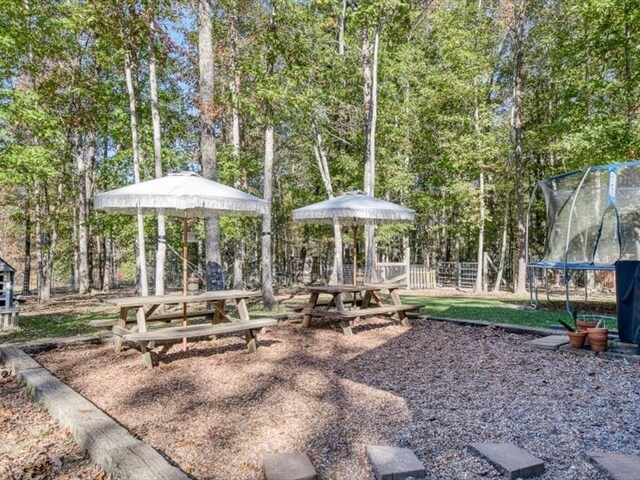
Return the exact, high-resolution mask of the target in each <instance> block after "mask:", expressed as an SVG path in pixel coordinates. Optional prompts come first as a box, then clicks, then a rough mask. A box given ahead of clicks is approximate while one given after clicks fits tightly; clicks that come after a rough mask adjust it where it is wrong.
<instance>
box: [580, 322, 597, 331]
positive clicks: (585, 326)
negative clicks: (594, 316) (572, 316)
mask: <svg viewBox="0 0 640 480" xmlns="http://www.w3.org/2000/svg"><path fill="white" fill-rule="evenodd" d="M597 325H598V322H587V321H585V320H576V326H577V327H578V330H580V331H585V332H586V331H587V329H588V328H596V326H597Z"/></svg>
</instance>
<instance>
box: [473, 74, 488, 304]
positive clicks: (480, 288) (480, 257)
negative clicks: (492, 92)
mask: <svg viewBox="0 0 640 480" xmlns="http://www.w3.org/2000/svg"><path fill="white" fill-rule="evenodd" d="M473 98H474V103H475V105H474V114H473V121H474V125H475V131H476V151H477V152H478V154H480V106H479V105H478V80H477V79H476V80H475V81H474V96H473ZM479 167H480V182H479V183H480V184H479V186H478V201H479V210H480V211H479V218H478V254H477V262H478V270H477V272H476V284H475V288H474V291H475V292H476V293H479V292H484V291H486V289H487V286H486V285H484V284H483V281H482V279H483V278H484V277H485V271H484V230H485V211H484V210H485V199H484V165H483V162H482V159H480V165H479Z"/></svg>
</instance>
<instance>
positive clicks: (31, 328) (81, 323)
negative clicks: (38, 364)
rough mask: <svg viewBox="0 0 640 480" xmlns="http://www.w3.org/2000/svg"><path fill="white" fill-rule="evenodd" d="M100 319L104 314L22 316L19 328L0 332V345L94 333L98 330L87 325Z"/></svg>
mask: <svg viewBox="0 0 640 480" xmlns="http://www.w3.org/2000/svg"><path fill="white" fill-rule="evenodd" d="M101 318H105V314H104V313H85V314H74V313H68V314H46V315H32V314H24V315H20V317H19V320H18V322H19V325H20V327H19V328H17V329H15V330H7V331H0V343H2V342H7V343H17V342H26V341H29V340H36V339H44V338H55V337H71V336H74V335H86V334H91V333H96V332H97V331H98V330H97V329H95V328H94V327H92V326H91V325H89V321H90V320H98V319H101Z"/></svg>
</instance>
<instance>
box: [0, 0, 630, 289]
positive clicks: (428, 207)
mask: <svg viewBox="0 0 640 480" xmlns="http://www.w3.org/2000/svg"><path fill="white" fill-rule="evenodd" d="M0 81H1V84H0V204H1V205H2V208H1V210H2V215H1V218H2V219H3V237H2V238H3V245H0V255H2V256H5V257H7V256H8V257H9V259H13V261H14V262H18V264H17V265H14V266H15V267H17V268H18V269H19V270H20V271H21V272H22V273H23V274H24V278H25V285H24V286H25V290H28V289H36V290H37V292H38V298H39V299H40V300H41V301H48V300H49V298H50V294H51V291H50V290H51V285H52V282H53V281H54V279H55V278H65V279H68V284H70V285H72V287H73V288H74V289H75V290H76V291H78V292H80V293H86V292H88V291H89V290H90V289H91V288H95V289H107V288H108V287H109V286H110V285H111V284H112V283H113V282H114V280H115V279H114V278H113V275H114V272H116V271H118V272H120V273H121V274H123V275H125V276H126V278H128V279H130V280H133V279H134V278H137V281H138V285H139V288H140V291H141V293H146V292H147V291H148V292H151V293H152V292H159V293H162V292H163V289H164V284H163V282H162V279H163V278H164V275H165V263H167V264H168V262H169V261H173V260H170V259H171V258H172V255H171V247H174V248H179V246H180V245H181V241H182V240H181V228H182V224H181V222H180V221H179V220H177V219H171V218H162V217H160V218H158V217H144V218H142V217H140V218H139V219H138V221H134V218H133V217H126V216H115V215H107V214H104V213H101V212H95V211H94V210H93V206H92V203H93V202H92V198H93V196H94V195H95V194H96V193H97V192H101V191H106V190H110V189H113V188H116V187H119V186H123V185H127V184H130V183H133V182H134V181H136V182H137V181H140V180H147V179H151V178H154V177H157V176H161V175H164V174H166V173H168V172H175V171H180V170H185V169H188V170H195V171H197V172H199V173H201V174H202V175H203V176H205V177H207V178H210V179H216V180H218V181H219V182H221V183H225V184H227V185H232V186H234V187H236V188H239V189H241V190H244V191H247V192H249V193H252V194H254V195H257V196H259V197H262V198H265V199H266V200H267V201H268V202H269V203H270V205H271V215H269V216H266V217H264V219H248V218H247V219H243V218H233V219H230V218H224V217H223V218H220V219H219V221H218V220H217V219H211V220H207V222H206V225H205V222H202V221H200V222H198V221H194V222H193V223H192V226H191V228H192V229H195V230H200V231H201V232H202V238H204V239H205V241H204V242H203V245H202V246H201V248H198V252H197V254H198V255H200V257H201V260H202V262H203V263H204V258H205V257H206V258H207V259H214V260H215V261H216V262H218V263H220V264H222V265H225V266H226V270H227V271H228V274H227V278H226V281H227V283H228V284H229V285H234V286H236V287H242V286H243V285H245V284H246V282H247V281H248V280H249V277H250V276H252V275H253V276H256V272H257V282H258V283H260V282H262V286H263V287H264V288H265V289H267V290H270V289H271V278H270V276H271V274H272V272H274V271H279V270H282V269H284V268H285V267H287V268H290V267H291V265H290V263H291V262H292V261H293V262H297V263H299V262H300V261H302V260H304V257H305V256H307V255H311V253H315V254H319V255H322V256H323V258H326V259H327V262H328V263H329V264H331V262H332V261H333V257H334V254H333V244H334V243H333V242H334V234H337V236H338V237H340V227H339V226H337V225H336V226H334V228H333V229H332V228H331V227H330V226H303V225H297V224H295V223H294V222H293V221H292V218H291V211H292V210H293V209H294V208H297V207H300V206H304V205H307V204H310V203H313V202H317V201H320V200H323V199H326V198H328V197H330V196H333V195H339V194H341V193H343V192H346V191H349V190H352V189H360V190H364V191H365V192H367V193H370V194H373V195H375V196H376V197H379V198H384V199H386V200H390V201H393V202H396V203H400V204H402V205H405V206H408V207H411V208H413V209H415V210H416V212H417V215H416V222H415V224H414V225H406V226H393V227H379V228H377V229H376V232H375V235H376V242H377V245H378V248H377V252H378V255H379V256H383V255H384V256H386V258H391V257H393V256H394V252H397V251H400V252H401V251H402V242H403V236H404V237H406V238H408V239H409V242H410V245H411V252H412V253H411V255H412V258H411V261H412V263H424V264H427V265H434V264H435V263H436V262H438V261H460V260H466V261H476V259H478V258H482V253H483V252H488V253H489V254H490V256H491V258H492V259H493V264H494V265H495V266H496V268H497V269H499V270H500V271H504V269H506V268H512V269H513V271H514V274H513V285H512V286H513V288H514V290H519V291H522V289H524V287H525V281H524V274H525V269H524V268H523V265H524V227H525V218H524V217H525V213H526V207H527V203H528V200H529V195H530V193H531V191H532V189H533V187H534V186H535V183H536V182H537V181H538V180H540V179H542V178H544V177H547V176H550V175H553V174H556V173H560V172H564V171H570V170H573V169H577V168H581V167H583V166H587V165H597V164H604V163H611V162H622V161H628V160H631V159H634V158H637V157H638V156H640V155H638V152H639V149H640V127H639V124H638V115H639V114H640V1H638V0H565V1H562V0H544V1H543V0H473V1H464V0H307V1H293V0H260V1H256V0H219V1H216V2H213V1H212V0H174V1H165V0H3V1H2V2H1V7H0ZM142 227H143V228H142ZM142 229H144V235H140V234H139V233H138V232H141V231H142ZM343 233H344V232H343ZM165 236H166V239H167V242H166V243H165V242H164V238H165ZM372 236H373V231H370V232H367V239H366V240H367V244H368V245H370V244H371V238H372ZM543 236H544V232H542V234H541V238H540V240H541V241H542V240H543ZM406 238H405V242H406ZM7 242H8V243H9V244H7ZM340 243H341V244H342V245H344V247H345V250H347V251H348V252H350V251H352V250H350V249H349V245H350V238H349V235H344V236H343V238H342V239H341V240H340ZM167 244H168V245H167ZM167 246H168V248H167ZM137 249H138V250H140V252H141V253H145V254H146V255H140V257H146V259H145V260H144V263H143V264H146V265H148V270H149V271H150V272H156V274H155V275H153V276H154V277H155V278H156V282H155V287H154V285H149V286H148V287H147V284H149V283H152V282H149V280H148V279H147V275H146V273H147V269H145V268H138V269H137V270H138V273H137V274H136V266H135V264H136V260H135V259H136V250H137ZM361 250H362V251H363V252H364V250H365V249H361ZM367 250H368V251H373V250H372V249H371V248H368V249H367ZM193 255H194V258H195V255H196V252H195V250H194V252H193ZM348 256H349V255H348V254H347V255H346V257H345V259H344V261H345V262H346V263H349V262H350V261H351V259H350V258H348ZM165 259H166V262H165ZM192 261H193V259H192ZM363 262H364V256H363V258H360V259H359V263H361V264H362V263H363ZM480 264H482V262H480ZM116 265H117V268H116ZM169 270H170V269H167V274H168V273H169ZM260 272H262V273H260ZM478 278H479V279H480V278H481V276H480V275H479V276H478ZM30 279H31V283H29V280H30ZM261 279H262V280H261ZM258 286H259V285H258ZM477 288H478V289H482V288H486V286H483V285H480V284H478V285H477ZM269 296H272V294H271V293H270V292H268V295H267V297H269ZM267 300H268V299H267Z"/></svg>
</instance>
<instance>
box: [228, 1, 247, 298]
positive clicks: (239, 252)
mask: <svg viewBox="0 0 640 480" xmlns="http://www.w3.org/2000/svg"><path fill="white" fill-rule="evenodd" d="M238 16H239V14H238V3H237V1H236V0H234V1H233V3H232V12H231V25H230V28H231V30H230V32H229V35H230V37H231V65H230V67H231V74H232V77H231V81H230V82H229V90H230V91H231V102H232V105H231V146H232V155H233V158H234V160H235V161H236V162H237V163H238V164H239V165H238V167H239V170H240V174H239V175H238V177H237V178H236V179H235V181H234V187H235V188H240V189H241V188H244V187H246V178H245V175H246V172H245V169H244V166H243V165H242V164H241V159H240V72H238V66H237V65H238V24H239V23H240V21H239V18H238ZM244 257H245V240H244V237H242V238H241V239H240V240H239V241H238V243H237V245H236V249H235V251H234V255H233V288H234V289H236V290H242V289H243V288H244V281H243V277H244Z"/></svg>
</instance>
